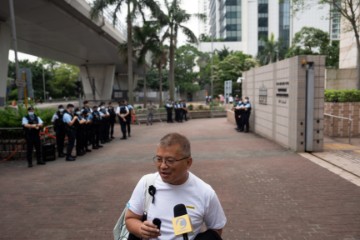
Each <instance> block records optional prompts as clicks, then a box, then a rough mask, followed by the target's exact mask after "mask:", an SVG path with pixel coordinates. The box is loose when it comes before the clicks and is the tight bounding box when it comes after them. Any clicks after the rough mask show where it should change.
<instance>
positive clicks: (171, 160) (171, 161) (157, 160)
mask: <svg viewBox="0 0 360 240" xmlns="http://www.w3.org/2000/svg"><path fill="white" fill-rule="evenodd" d="M189 157H190V156H187V157H183V158H180V159H175V158H171V157H169V158H162V157H159V156H155V157H153V162H154V163H156V164H159V165H160V164H162V163H163V162H165V164H166V165H167V166H173V165H174V164H175V163H176V162H179V161H182V160H185V159H187V158H189Z"/></svg>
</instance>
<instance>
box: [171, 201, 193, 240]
mask: <svg viewBox="0 0 360 240" xmlns="http://www.w3.org/2000/svg"><path fill="white" fill-rule="evenodd" d="M172 223H173V228H174V232H175V235H176V236H178V235H181V234H182V235H183V239H184V240H188V239H189V238H188V235H187V234H188V233H190V232H192V231H193V229H192V225H191V221H190V217H189V215H188V214H187V211H186V207H185V205H184V204H178V205H176V206H175V207H174V218H173V220H172Z"/></svg>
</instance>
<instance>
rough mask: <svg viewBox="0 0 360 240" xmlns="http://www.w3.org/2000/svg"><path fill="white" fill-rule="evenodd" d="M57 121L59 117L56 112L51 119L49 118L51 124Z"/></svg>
mask: <svg viewBox="0 0 360 240" xmlns="http://www.w3.org/2000/svg"><path fill="white" fill-rule="evenodd" d="M58 119H59V116H58V114H57V112H56V113H54V115H53V116H52V118H51V122H52V123H54V122H55V121H56V120H58Z"/></svg>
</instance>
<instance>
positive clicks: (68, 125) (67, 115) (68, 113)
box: [63, 103, 78, 161]
mask: <svg viewBox="0 0 360 240" xmlns="http://www.w3.org/2000/svg"><path fill="white" fill-rule="evenodd" d="M73 114H74V105H73V104H71V103H69V104H68V105H67V106H66V110H65V111H64V115H63V122H64V124H65V129H66V135H67V137H68V145H67V149H66V161H75V160H76V156H72V155H71V153H72V150H73V148H74V145H75V139H76V129H75V123H76V122H77V121H78V118H77V117H76V116H73Z"/></svg>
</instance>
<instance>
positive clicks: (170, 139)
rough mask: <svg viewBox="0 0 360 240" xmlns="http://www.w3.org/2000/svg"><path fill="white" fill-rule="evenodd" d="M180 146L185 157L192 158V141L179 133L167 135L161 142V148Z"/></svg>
mask: <svg viewBox="0 0 360 240" xmlns="http://www.w3.org/2000/svg"><path fill="white" fill-rule="evenodd" d="M177 144H178V145H179V146H180V152H181V154H183V155H184V157H187V156H189V157H190V156H191V148H190V141H189V139H187V137H185V136H184V135H181V134H179V133H169V134H166V135H165V136H164V137H162V138H161V140H160V144H159V146H160V147H170V146H174V145H177Z"/></svg>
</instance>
